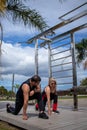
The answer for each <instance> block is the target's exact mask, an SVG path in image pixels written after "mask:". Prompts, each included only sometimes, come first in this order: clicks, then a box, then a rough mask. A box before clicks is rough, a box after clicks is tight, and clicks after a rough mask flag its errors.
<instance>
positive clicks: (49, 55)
mask: <svg viewBox="0 0 87 130" xmlns="http://www.w3.org/2000/svg"><path fill="white" fill-rule="evenodd" d="M48 69H49V78H51V77H52V69H51V48H50V43H48Z"/></svg>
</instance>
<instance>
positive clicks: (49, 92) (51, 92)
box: [36, 78, 59, 115]
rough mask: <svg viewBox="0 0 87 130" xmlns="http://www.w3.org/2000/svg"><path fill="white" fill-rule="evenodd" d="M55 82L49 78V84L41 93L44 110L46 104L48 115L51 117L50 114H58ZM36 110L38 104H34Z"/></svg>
mask: <svg viewBox="0 0 87 130" xmlns="http://www.w3.org/2000/svg"><path fill="white" fill-rule="evenodd" d="M56 84H57V83H56V80H55V79H54V78H50V80H49V84H48V85H47V86H46V87H45V88H44V90H43V92H42V100H43V105H44V110H45V107H46V103H47V105H48V114H49V115H51V113H52V112H55V113H59V111H58V110H57V108H58V96H57V90H56ZM52 100H53V104H52V106H51V101H52ZM36 110H38V104H36Z"/></svg>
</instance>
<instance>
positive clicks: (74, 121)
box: [0, 106, 87, 130]
mask: <svg viewBox="0 0 87 130" xmlns="http://www.w3.org/2000/svg"><path fill="white" fill-rule="evenodd" d="M27 113H28V115H29V119H28V120H27V121H24V120H22V111H21V112H20V113H19V115H17V116H15V115H12V114H10V113H7V112H6V108H3V109H0V120H3V121H6V122H8V123H10V124H13V125H15V126H18V127H21V128H24V129H25V130H44V129H45V130H87V124H86V123H87V111H85V110H78V111H72V110H71V109H64V108H63V109H62V108H60V114H55V113H52V115H51V116H50V117H49V119H48V120H44V119H40V118H38V112H36V111H35V110H34V106H29V107H28V111H27Z"/></svg>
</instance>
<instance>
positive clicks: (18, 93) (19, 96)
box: [16, 79, 36, 100]
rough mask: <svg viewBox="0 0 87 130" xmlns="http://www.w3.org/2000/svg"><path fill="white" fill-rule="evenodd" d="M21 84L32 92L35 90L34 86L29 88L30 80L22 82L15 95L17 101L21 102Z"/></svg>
mask: <svg viewBox="0 0 87 130" xmlns="http://www.w3.org/2000/svg"><path fill="white" fill-rule="evenodd" d="M23 84H27V85H28V86H29V88H30V91H32V90H34V89H35V88H36V86H32V87H31V86H30V79H28V80H26V81H25V82H23V83H22V84H21V85H20V87H19V89H18V91H17V94H16V98H17V99H20V100H23V97H24V96H23V90H22V86H23Z"/></svg>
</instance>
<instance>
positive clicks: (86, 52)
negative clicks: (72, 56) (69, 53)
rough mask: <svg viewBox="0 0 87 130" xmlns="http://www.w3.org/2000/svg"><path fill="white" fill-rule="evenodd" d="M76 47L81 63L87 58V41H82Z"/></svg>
mask: <svg viewBox="0 0 87 130" xmlns="http://www.w3.org/2000/svg"><path fill="white" fill-rule="evenodd" d="M75 47H76V50H77V62H78V63H81V62H82V60H84V59H85V58H86V57H87V39H82V41H81V42H79V43H78V44H76V46H75Z"/></svg>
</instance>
